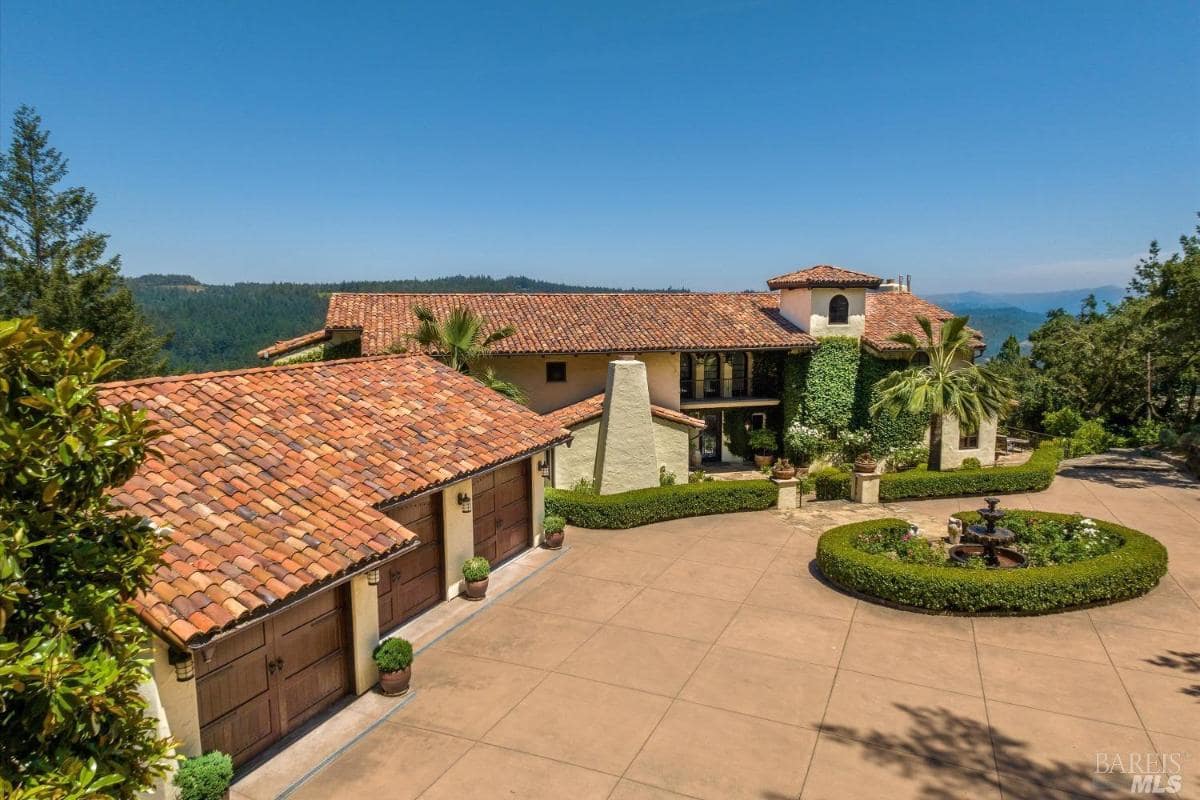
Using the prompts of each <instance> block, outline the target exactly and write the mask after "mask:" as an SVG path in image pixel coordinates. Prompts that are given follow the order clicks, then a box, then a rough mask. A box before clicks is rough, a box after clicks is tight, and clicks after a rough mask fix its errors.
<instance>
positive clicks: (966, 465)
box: [959, 456, 983, 469]
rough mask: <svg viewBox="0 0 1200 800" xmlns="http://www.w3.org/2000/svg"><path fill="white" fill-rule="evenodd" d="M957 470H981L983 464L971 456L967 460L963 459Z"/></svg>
mask: <svg viewBox="0 0 1200 800" xmlns="http://www.w3.org/2000/svg"><path fill="white" fill-rule="evenodd" d="M959 468H960V469H982V468H983V464H980V463H979V459H978V458H975V457H974V456H971V457H969V458H964V459H963V460H962V464H960V465H959Z"/></svg>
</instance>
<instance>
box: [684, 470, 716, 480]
mask: <svg viewBox="0 0 1200 800" xmlns="http://www.w3.org/2000/svg"><path fill="white" fill-rule="evenodd" d="M711 480H713V476H712V475H709V474H708V473H707V472H705V471H704V470H702V469H697V470H692V471H691V472H689V473H688V483H705V482H706V481H711Z"/></svg>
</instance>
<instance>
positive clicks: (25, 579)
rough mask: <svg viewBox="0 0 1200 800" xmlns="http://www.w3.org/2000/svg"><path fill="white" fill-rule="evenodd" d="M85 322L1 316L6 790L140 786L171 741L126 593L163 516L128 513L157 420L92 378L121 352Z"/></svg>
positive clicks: (24, 797) (0, 597)
mask: <svg viewBox="0 0 1200 800" xmlns="http://www.w3.org/2000/svg"><path fill="white" fill-rule="evenodd" d="M88 339H89V337H88V335H87V334H80V333H76V334H68V335H63V334H59V333H53V332H49V331H43V330H41V329H39V328H37V327H36V326H35V325H34V323H33V321H32V320H29V319H22V320H2V321H0V797H5V798H9V800H16V799H18V798H19V799H21V800H29V799H31V798H43V797H45V798H99V797H116V798H134V797H136V796H137V795H138V793H139V792H141V791H142V790H144V789H146V788H147V787H149V786H150V785H152V783H153V782H154V780H155V778H156V777H158V776H159V775H161V774H163V772H164V771H165V768H166V766H167V763H168V759H169V757H170V742H169V741H167V740H164V739H161V738H159V737H158V736H157V733H156V723H155V720H153V719H152V718H150V717H148V716H146V713H145V712H146V701H145V700H144V698H143V697H142V695H141V694H140V692H139V691H138V689H139V686H140V685H141V684H142V682H144V681H146V680H148V679H149V674H148V665H147V663H146V661H145V660H144V658H143V653H144V651H145V647H146V632H145V629H144V628H143V627H142V626H141V624H140V623H139V621H138V619H137V616H136V615H135V614H134V612H133V610H132V608H131V607H130V605H129V601H130V600H131V599H132V598H133V597H134V595H135V594H137V593H138V591H140V590H142V589H144V588H145V587H146V585H147V583H148V581H149V578H150V574H151V572H152V571H153V569H154V567H155V565H156V564H157V562H158V548H157V544H156V534H155V532H154V530H153V529H152V528H151V527H150V526H149V525H148V524H147V523H146V522H145V521H143V520H141V519H138V518H135V517H133V516H130V515H128V514H121V513H117V512H116V511H115V510H114V508H113V507H112V506H111V504H110V502H109V500H108V498H107V496H106V490H108V489H111V488H113V487H116V486H120V485H121V484H123V483H125V481H127V480H128V479H129V478H130V477H131V476H132V475H133V473H134V470H136V469H137V467H138V465H139V464H140V463H141V461H142V458H143V457H144V455H145V453H146V451H147V448H148V445H149V442H150V440H151V439H152V438H153V436H154V435H155V431H154V430H153V429H152V428H151V427H150V425H149V424H148V423H147V420H146V418H145V416H144V414H143V413H142V412H135V411H134V410H133V409H132V408H131V407H130V406H129V405H123V406H121V407H120V408H118V409H108V408H105V407H104V406H103V405H102V404H101V403H100V399H99V397H98V396H97V391H96V388H95V385H94V384H95V383H96V382H97V381H99V380H101V379H102V378H104V376H106V375H109V374H110V373H112V372H113V371H114V370H117V369H119V368H120V367H121V364H122V362H121V361H119V360H110V359H107V358H106V357H105V354H104V351H103V350H102V349H100V348H98V347H94V346H88V345H87V342H88Z"/></svg>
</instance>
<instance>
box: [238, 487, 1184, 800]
mask: <svg viewBox="0 0 1200 800" xmlns="http://www.w3.org/2000/svg"><path fill="white" fill-rule="evenodd" d="M977 505H979V503H978V502H977V501H973V500H971V501H959V500H949V501H947V500H939V501H929V502H921V503H911V504H906V505H891V506H883V507H880V506H875V507H865V506H854V505H851V504H843V503H813V504H808V505H806V506H805V507H804V508H803V509H801V510H799V511H797V512H794V513H791V514H788V515H785V514H782V513H778V512H761V513H752V514H737V515H728V516H719V517H703V518H696V519H689V520H678V521H675V522H670V523H664V524H658V525H651V526H647V527H644V528H639V529H635V530H630V531H611V532H610V531H584V530H577V529H572V530H570V531H569V532H568V537H567V540H568V543H569V545H570V549H569V550H564V551H563V552H562V553H561V555H560V556H559V557H557V558H555V559H554V560H553V561H546V559H548V558H549V556H547V555H545V554H536V556H535V557H536V559H539V560H541V561H544V562H546V563H541V564H538V563H531V562H528V561H527V562H526V563H524V564H518V565H515V566H514V567H513V568H512V569H514V570H517V571H515V572H514V573H513V575H514V577H512V578H510V579H509V580H508V582H509V583H512V582H514V581H515V580H516V579H517V578H519V579H521V582H520V583H519V585H516V586H515V587H514V588H511V589H510V590H508V591H507V592H505V593H503V594H502V595H500V596H498V597H496V598H495V599H493V600H492V602H491V603H490V604H489V605H488V606H487V607H485V608H483V609H478V611H477V613H476V608H474V607H472V608H469V609H468V608H466V607H465V604H461V603H460V605H459V606H458V607H455V608H461V609H462V610H454V609H451V610H450V611H447V612H444V613H446V614H449V615H450V618H449V619H448V620H446V621H445V622H444V624H446V625H449V624H450V622H453V621H455V620H456V619H461V620H465V621H463V622H461V624H458V625H457V627H454V628H453V629H451V630H449V632H448V633H445V634H444V635H441V634H442V632H441V631H439V630H434V629H432V628H430V627H429V623H425V627H424V628H422V629H420V630H415V631H414V634H415V636H416V638H417V639H418V642H420V641H422V640H423V641H425V642H428V644H427V645H426V646H425V647H424V648H423V649H422V650H421V651H420V652H419V654H418V657H417V660H416V664H415V667H414V678H413V685H414V687H415V688H414V691H413V692H412V694H411V696H410V697H409V698H406V699H405V700H404V701H403V702H402V703H397V702H396V701H394V700H391V699H386V698H383V697H381V696H379V695H375V694H368V695H366V696H364V697H362V698H359V699H357V700H356V701H355V702H354V703H353V704H351V706H350V707H349V708H347V709H346V710H345V711H343V712H341V713H340V714H339V715H337V717H334V718H333V719H331V720H329V721H327V722H326V723H324V724H323V725H322V726H320V727H319V728H317V729H316V730H314V731H313V732H312V733H310V734H309V735H308V736H306V737H305V738H304V739H303V740H301V741H299V742H297V743H296V744H294V745H292V746H291V747H290V748H289V749H288V750H287V751H285V752H284V753H282V754H280V755H279V756H277V757H276V758H275V759H273V760H272V761H271V762H269V763H268V764H266V765H265V766H264V767H262V768H261V769H259V770H257V771H255V772H254V773H251V774H250V775H248V776H246V777H245V778H243V779H242V780H240V781H239V783H238V784H237V785H235V787H234V789H235V797H240V798H252V799H253V800H259V798H263V799H264V800H265V798H267V797H275V796H279V795H281V794H282V795H286V796H290V797H292V798H296V800H301V799H302V798H303V799H304V800H309V799H310V798H312V799H313V800H327V799H328V798H341V797H361V798H416V797H421V798H431V799H432V798H454V800H469V799H470V798H502V797H506V798H507V797H511V798H554V799H555V800H558V799H559V798H619V799H620V800H635V799H636V800H667V798H679V797H692V798H713V800H732V799H733V798H758V800H783V799H784V798H797V797H803V798H845V797H881V798H882V797H886V798H906V797H914V798H918V797H919V798H960V797H961V798H967V797H969V798H999V797H1004V798H1046V797H1068V796H1092V795H1099V796H1104V797H1111V796H1120V794H1124V793H1125V792H1127V791H1128V789H1129V787H1130V777H1129V776H1121V777H1120V778H1119V780H1118V781H1117V782H1118V783H1122V784H1123V786H1124V787H1125V791H1124V792H1121V793H1120V794H1116V795H1114V794H1103V793H1102V789H1103V786H1102V784H1100V783H1098V782H1097V776H1096V774H1095V773H1096V764H1097V758H1099V759H1100V763H1101V764H1102V765H1103V764H1115V763H1116V761H1117V760H1118V759H1119V760H1120V762H1121V764H1122V765H1123V766H1126V767H1127V766H1129V765H1130V762H1131V756H1136V757H1137V758H1139V759H1141V760H1142V766H1141V767H1140V769H1141V772H1142V773H1147V772H1150V771H1153V770H1158V769H1159V768H1160V767H1163V766H1165V769H1166V771H1168V772H1170V771H1176V770H1177V769H1178V770H1182V781H1183V785H1182V789H1183V791H1182V795H1179V796H1184V797H1187V796H1191V797H1197V796H1200V605H1198V601H1200V488H1198V487H1197V484H1196V483H1195V482H1192V481H1190V480H1186V479H1183V478H1181V477H1179V476H1177V475H1175V474H1165V475H1164V474H1151V473H1100V472H1093V471H1074V472H1072V473H1070V474H1064V475H1062V476H1060V478H1059V479H1058V480H1057V481H1056V482H1055V484H1054V486H1053V487H1052V488H1051V489H1050V490H1049V491H1047V492H1044V493H1041V494H1039V495H1030V496H1024V497H1009V498H1006V499H1005V500H1004V503H1003V505H1005V506H1009V507H1014V508H1016V507H1037V508H1042V509H1045V510H1058V511H1078V512H1081V513H1084V514H1088V515H1091V516H1095V517H1100V518H1104V519H1110V520H1115V521H1117V522H1121V523H1123V524H1126V525H1129V526H1132V527H1136V528H1139V529H1141V530H1143V531H1146V532H1148V533H1151V534H1153V535H1155V536H1157V537H1158V538H1159V539H1161V540H1162V541H1163V542H1164V544H1166V545H1167V547H1168V548H1169V550H1170V554H1171V572H1170V574H1169V575H1168V576H1167V578H1166V579H1165V580H1164V581H1163V582H1162V584H1161V585H1160V586H1159V587H1158V588H1157V589H1156V590H1154V591H1153V592H1152V593H1151V594H1150V595H1148V596H1147V597H1145V598H1141V599H1138V600H1135V601H1131V602H1128V603H1123V604H1119V605H1115V606H1110V607H1105V608H1100V609H1095V610H1091V611H1082V612H1073V613H1068V614H1058V615H1051V616H1046V617H1037V618H1006V619H994V618H978V619H968V618H959V617H935V616H926V615H920V614H910V613H905V612H900V611H893V610H889V609H885V608H882V607H880V606H876V605H873V604H869V603H864V602H859V601H857V600H855V599H853V598H850V597H847V596H845V595H843V594H841V593H839V592H837V591H835V590H834V589H832V588H830V587H828V586H826V585H824V584H823V583H821V582H820V581H819V580H818V579H817V578H816V577H814V575H813V574H812V572H811V569H812V567H811V562H812V559H813V556H814V552H815V546H816V541H817V537H818V536H819V534H820V533H821V532H822V531H823V530H825V529H827V528H828V527H830V526H832V525H835V524H839V523H842V522H845V521H850V520H854V519H862V518H868V517H876V516H884V515H895V516H902V517H905V518H908V519H911V520H913V521H915V522H917V523H918V524H920V525H921V526H922V527H923V528H926V529H928V530H940V529H941V528H942V526H944V523H945V518H946V516H947V515H948V514H949V513H950V512H952V511H954V510H958V509H960V508H969V507H975V506H977ZM451 605H453V604H451ZM468 614H471V616H469V617H468V616H467V615H468ZM455 615H457V617H456V616H455ZM439 637H440V638H439ZM1154 753H1167V754H1170V757H1169V758H1168V759H1167V761H1166V763H1165V765H1162V764H1161V763H1160V762H1162V761H1163V759H1162V757H1161V756H1160V757H1159V758H1158V759H1157V760H1154V759H1153V758H1152V755H1153V754H1154ZM1176 762H1178V763H1176ZM1100 777H1101V778H1103V777H1104V776H1100ZM1109 777H1114V776H1109ZM1160 780H1161V781H1163V783H1162V785H1166V783H1165V780H1166V778H1162V779H1160ZM1143 796H1144V795H1143Z"/></svg>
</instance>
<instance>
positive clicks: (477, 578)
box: [462, 556, 492, 600]
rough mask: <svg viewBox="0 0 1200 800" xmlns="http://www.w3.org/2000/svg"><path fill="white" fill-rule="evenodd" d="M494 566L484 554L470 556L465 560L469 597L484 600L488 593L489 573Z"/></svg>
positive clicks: (465, 575)
mask: <svg viewBox="0 0 1200 800" xmlns="http://www.w3.org/2000/svg"><path fill="white" fill-rule="evenodd" d="M491 572H492V567H491V565H490V564H488V560H487V559H486V558H484V557H483V556H475V557H474V558H468V559H467V560H466V561H464V562H463V566H462V574H463V580H465V581H466V582H467V599H468V600H482V599H483V598H484V596H485V595H486V594H487V585H488V575H490V574H491Z"/></svg>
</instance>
